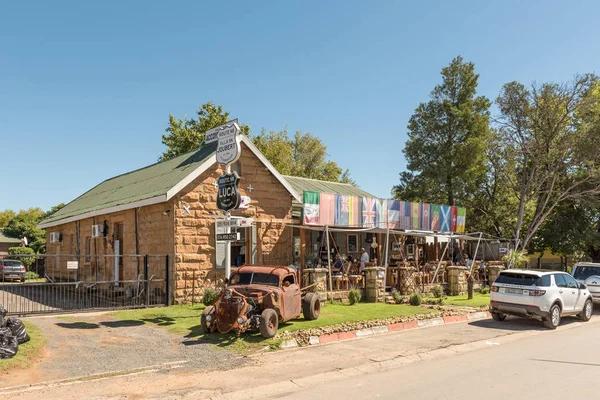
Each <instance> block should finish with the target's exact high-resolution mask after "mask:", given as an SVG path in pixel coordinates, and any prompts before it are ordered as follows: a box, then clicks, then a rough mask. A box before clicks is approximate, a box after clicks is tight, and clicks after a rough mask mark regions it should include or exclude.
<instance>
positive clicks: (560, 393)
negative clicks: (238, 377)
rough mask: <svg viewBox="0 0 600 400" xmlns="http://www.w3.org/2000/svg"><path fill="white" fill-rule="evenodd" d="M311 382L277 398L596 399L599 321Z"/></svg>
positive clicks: (599, 367) (599, 338)
mask: <svg viewBox="0 0 600 400" xmlns="http://www.w3.org/2000/svg"><path fill="white" fill-rule="evenodd" d="M492 344H493V345H492V346H490V347H487V348H481V349H479V350H475V351H472V352H467V353H463V354H460V355H453V356H449V357H443V358H436V359H431V360H426V361H421V362H417V363H412V364H409V365H406V366H404V367H401V368H396V369H392V370H388V371H384V372H376V373H371V374H364V375H356V376H351V377H349V378H346V379H339V380H335V381H332V382H328V383H324V384H320V385H312V387H306V388H302V389H300V390H298V391H295V392H294V393H291V394H287V395H283V396H281V395H276V396H271V397H267V398H272V399H275V398H277V399H289V400H291V399H311V398H321V399H329V400H336V399H343V400H347V399H419V400H422V399H428V400H437V399H440V400H441V399H461V400H469V399H477V400H481V399H483V398H485V399H491V400H495V399H502V400H506V399H528V400H532V399H544V400H548V399H559V398H568V399H597V398H599V397H600V394H599V389H598V385H597V382H598V377H600V324H598V323H592V324H578V326H573V327H572V329H560V330H558V331H553V332H544V333H543V334H539V335H535V336H528V337H525V338H522V339H519V340H515V341H503V340H501V339H499V340H496V341H493V342H492Z"/></svg>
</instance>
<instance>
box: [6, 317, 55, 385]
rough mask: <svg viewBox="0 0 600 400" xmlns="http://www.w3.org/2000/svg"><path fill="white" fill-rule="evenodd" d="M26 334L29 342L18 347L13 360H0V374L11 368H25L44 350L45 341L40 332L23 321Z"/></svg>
mask: <svg viewBox="0 0 600 400" xmlns="http://www.w3.org/2000/svg"><path fill="white" fill-rule="evenodd" d="M24 323H25V327H26V328H27V333H28V334H29V337H30V340H29V341H28V342H27V343H23V344H22V345H20V346H19V351H18V352H17V355H15V356H14V357H13V358H9V359H5V360H0V373H4V372H7V371H8V370H10V369H13V368H27V367H29V366H30V365H31V363H32V362H33V361H34V360H35V359H36V358H37V357H39V355H40V354H41V352H42V349H43V348H44V344H45V342H46V341H45V339H44V336H43V335H42V332H41V331H40V330H39V329H38V327H37V326H35V325H33V324H31V323H29V322H27V321H24Z"/></svg>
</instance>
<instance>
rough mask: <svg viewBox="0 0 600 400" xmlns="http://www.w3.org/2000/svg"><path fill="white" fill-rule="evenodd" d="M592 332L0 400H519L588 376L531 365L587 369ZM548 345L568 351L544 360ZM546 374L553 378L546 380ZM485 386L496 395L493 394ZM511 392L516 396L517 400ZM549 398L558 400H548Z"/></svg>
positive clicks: (336, 350) (365, 353) (127, 380)
mask: <svg viewBox="0 0 600 400" xmlns="http://www.w3.org/2000/svg"><path fill="white" fill-rule="evenodd" d="M599 333H600V316H598V315H596V316H595V317H594V318H593V319H592V321H590V322H588V323H582V322H578V321H577V320H576V319H574V318H569V319H568V320H566V321H565V324H564V325H563V326H561V327H560V328H559V329H558V330H557V331H547V330H545V329H543V328H542V327H541V325H540V324H539V323H537V322H535V321H529V320H523V319H510V318H509V319H507V321H505V322H503V323H498V322H495V321H492V320H485V321H477V322H472V323H468V324H467V323H459V324H454V325H449V326H437V327H430V328H426V329H419V330H412V331H404V332H396V333H391V334H386V335H380V336H375V337H370V338H361V339H356V340H349V341H345V342H339V343H331V344H328V345H324V346H316V347H310V348H304V349H297V350H288V351H278V352H268V353H264V354H260V355H257V356H253V357H251V358H250V359H247V360H246V363H244V366H242V367H241V368H238V369H236V370H233V371H232V370H230V371H219V370H217V371H207V370H206V369H201V368H175V369H169V370H166V371H165V370H162V369H161V368H157V369H156V370H154V369H153V370H147V371H144V372H142V373H140V372H139V371H138V372H135V373H130V374H126V373H122V374H121V373H119V374H115V376H112V377H111V378H110V379H107V378H106V377H102V378H101V377H88V378H85V379H78V380H75V381H68V382H56V381H55V382H52V383H50V384H43V383H42V384H38V385H34V386H21V387H14V386H13V387H12V388H7V387H5V388H4V389H2V388H0V399H3V398H10V399H15V400H26V399H27V400H29V399H32V400H38V399H40V398H44V399H61V400H68V399H77V400H79V399H81V398H93V399H111V400H113V399H119V400H122V399H136V400H137V399H161V400H171V399H176V400H188V399H203V398H210V399H243V400H251V399H265V398H286V397H285V396H288V397H287V398H327V397H331V398H332V399H336V398H343V399H344V400H347V399H348V398H351V399H353V398H364V399H371V398H375V396H376V395H379V396H380V397H381V398H409V399H410V398H415V399H416V398H418V399H438V398H439V399H454V398H466V399H468V398H477V399H478V400H479V399H481V398H482V397H483V398H489V397H490V396H496V393H498V396H500V394H501V395H502V396H504V397H502V396H500V397H497V398H503V399H506V398H523V397H524V396H523V395H522V394H523V393H526V394H529V393H533V392H532V391H533V390H536V391H539V390H545V388H546V387H548V386H550V387H551V386H553V385H556V382H560V381H557V379H556V378H555V376H556V374H557V373H560V372H563V371H571V372H572V371H574V370H576V373H575V374H574V377H570V379H572V380H573V381H578V378H577V377H578V376H584V377H585V378H584V379H587V377H588V376H589V372H586V374H588V375H580V374H579V370H578V369H577V368H576V367H574V366H573V365H571V364H563V363H558V362H549V361H534V360H533V359H534V358H537V359H544V360H554V361H567V362H572V361H575V362H583V363H589V364H593V362H595V360H593V359H594V357H595V356H597V355H598V354H597V351H594V350H592V351H589V352H588V349H589V348H593V347H595V348H596V349H600V346H598V344H600V343H598V339H596V337H600V335H598V334H599ZM576 340H583V342H576ZM521 343H522V344H521ZM538 343H542V344H543V345H542V347H541V349H542V350H543V351H542V350H539V349H538V347H539V345H538ZM578 343H579V344H578ZM570 346H571V347H570ZM546 347H548V348H549V349H555V350H556V351H562V352H565V353H566V354H552V353H548V352H547V351H546V350H545V349H546ZM528 352H533V354H529V353H528ZM567 355H569V356H570V358H569V357H567ZM430 360H431V361H430ZM521 363H524V365H520V364H521ZM548 365H549V366H550V367H548ZM578 367H581V368H589V369H592V370H593V371H592V374H593V373H596V374H599V373H600V369H599V368H597V367H594V366H593V365H578ZM522 368H525V369H529V370H531V374H532V375H535V376H534V377H533V378H532V377H531V376H528V378H529V379H531V380H530V381H529V382H521V383H520V385H513V383H512V381H510V383H505V382H502V381H498V380H497V379H496V376H502V375H505V374H508V375H509V377H510V378H511V379H512V378H514V377H516V378H517V379H519V375H518V374H521V369H522ZM554 369H557V370H554ZM546 371H549V372H548V373H550V372H551V374H550V377H551V379H549V380H548V381H546V379H547V377H546V376H545V374H546ZM557 371H558V372H557ZM3 378H4V377H0V379H3ZM371 383H376V385H375V386H373V385H371ZM560 385H562V382H560ZM569 385H570V386H571V387H572V388H573V389H577V390H579V386H581V385H575V386H573V383H572V382H571V381H569ZM593 386H594V385H593V384H592V385H590V386H589V387H593ZM490 388H492V389H493V390H492V391H494V390H495V392H494V393H491V394H490ZM494 388H499V389H494ZM513 388H514V390H519V391H521V392H519V393H516V394H515V392H513ZM584 390H587V389H584ZM464 393H467V394H468V396H471V397H468V396H467V395H463V394H464ZM506 393H510V395H509V396H507V395H506ZM540 393H541V392H540ZM400 394H401V395H400ZM459 394H460V396H459ZM326 395H327V397H326ZM278 396H279V397H278ZM436 396H437V397H436ZM595 397H596V396H591V397H590V398H595ZM491 398H494V397H491ZM548 398H550V399H552V398H556V397H554V396H550V397H547V398H546V399H545V400H547V399H548Z"/></svg>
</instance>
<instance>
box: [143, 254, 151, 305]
mask: <svg viewBox="0 0 600 400" xmlns="http://www.w3.org/2000/svg"><path fill="white" fill-rule="evenodd" d="M148 278H149V276H148V254H146V255H145V256H144V286H145V290H146V304H145V306H146V307H148V306H149V305H150V304H149V303H150V281H149V280H148Z"/></svg>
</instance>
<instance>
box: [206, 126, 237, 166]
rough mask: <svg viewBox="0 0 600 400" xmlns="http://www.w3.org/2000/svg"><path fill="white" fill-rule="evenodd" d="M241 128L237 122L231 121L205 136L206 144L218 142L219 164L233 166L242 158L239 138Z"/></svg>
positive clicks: (211, 130)
mask: <svg viewBox="0 0 600 400" xmlns="http://www.w3.org/2000/svg"><path fill="white" fill-rule="evenodd" d="M239 133H240V127H239V126H238V124H237V122H236V121H230V122H227V123H226V124H223V125H221V126H217V127H216V128H213V129H210V130H209V131H207V132H206V134H205V135H204V142H205V143H213V142H217V162H218V163H219V164H231V163H234V162H236V161H237V160H238V158H240V152H241V148H240V143H239V142H238V140H237V137H238V135H239Z"/></svg>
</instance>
